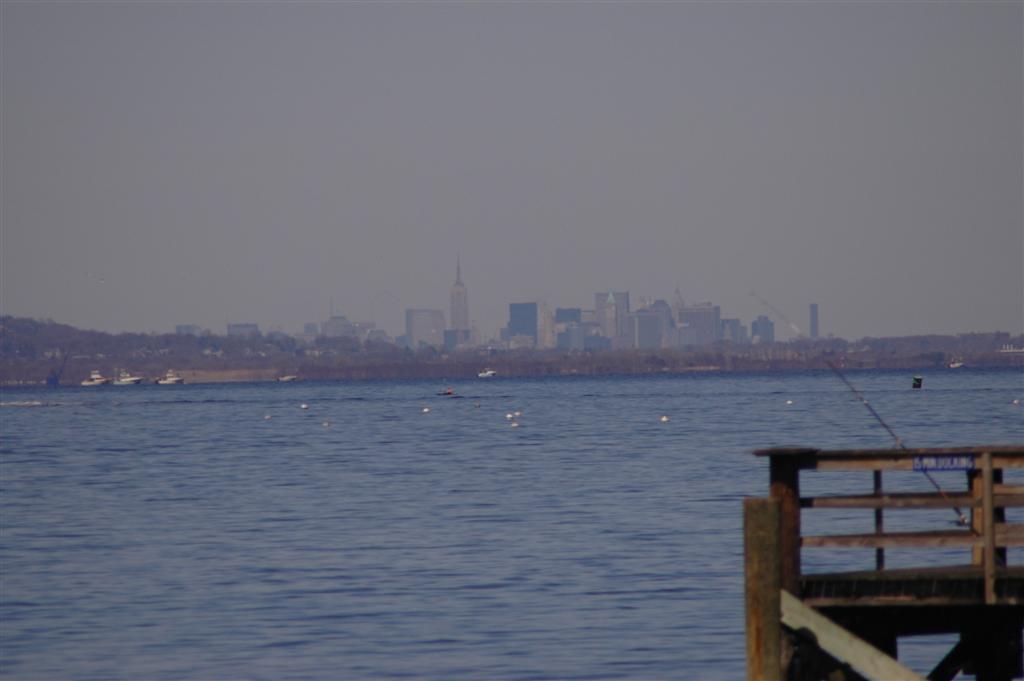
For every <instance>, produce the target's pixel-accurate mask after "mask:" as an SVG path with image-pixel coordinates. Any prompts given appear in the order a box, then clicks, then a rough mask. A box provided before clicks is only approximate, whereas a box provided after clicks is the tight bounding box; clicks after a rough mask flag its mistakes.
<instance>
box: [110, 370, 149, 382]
mask: <svg viewBox="0 0 1024 681" xmlns="http://www.w3.org/2000/svg"><path fill="white" fill-rule="evenodd" d="M139 383H142V376H134V375H132V374H131V373H130V372H128V371H122V372H121V373H119V374H118V375H117V378H115V379H114V385H138V384H139Z"/></svg>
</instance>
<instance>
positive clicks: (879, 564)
mask: <svg viewBox="0 0 1024 681" xmlns="http://www.w3.org/2000/svg"><path fill="white" fill-rule="evenodd" d="M871 477H872V480H873V482H874V492H875V496H876V497H880V496H882V471H873V472H872V473H871ZM884 532H885V521H884V519H883V516H882V508H881V507H878V508H876V509H875V534H883V533H884ZM875 569H876V570H884V569H885V549H883V548H881V547H878V548H876V549H875Z"/></svg>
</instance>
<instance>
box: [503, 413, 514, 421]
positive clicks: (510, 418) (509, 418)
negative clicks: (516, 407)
mask: <svg viewBox="0 0 1024 681" xmlns="http://www.w3.org/2000/svg"><path fill="white" fill-rule="evenodd" d="M515 417H516V415H515V414H513V413H512V412H509V413H507V414H505V418H507V419H508V420H509V421H511V420H512V419H514V418H515Z"/></svg>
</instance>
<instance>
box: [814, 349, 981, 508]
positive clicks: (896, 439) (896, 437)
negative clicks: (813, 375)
mask: <svg viewBox="0 0 1024 681" xmlns="http://www.w3.org/2000/svg"><path fill="white" fill-rule="evenodd" d="M825 364H827V365H828V368H829V369H831V370H832V371H834V372H835V374H836V376H838V377H839V378H840V380H842V382H843V383H845V384H846V387H847V388H849V389H850V390H851V391H852V392H853V394H854V395H855V396H856V397H857V399H858V400H860V403H861V404H863V405H864V406H865V407H866V408H867V410H868V411H869V412H871V415H872V416H874V417H875V420H876V421H878V422H879V423H880V424H881V425H882V427H883V428H885V430H886V432H887V433H889V435H890V436H891V437H892V439H893V442H894V443H895V444H896V446H897V447H898V448H900V449H902V450H903V451H906V450H907V446H906V445H905V444H903V440H902V439H900V436H899V435H897V434H896V431H894V430H893V429H892V428H891V427H890V426H889V424H888V423H886V422H885V419H883V418H882V417H881V415H880V414H879V413H878V412H877V411H875V408H874V407H872V406H871V403H870V402H868V400H867V398H866V397H864V395H863V394H861V392H860V391H859V390H857V388H855V387H854V385H853V384H852V383H850V381H849V380H847V378H846V376H844V375H843V372H841V371H840V370H839V367H837V366H836V365H835V363H834V362H833V361H832V360H827V361H826V362H825ZM921 472H922V473H924V477H926V478H928V482H930V483H932V487H934V488H935V489H936V490H937V491H938V493H939V494H940V495H941V496H942V498H943V499H945V500H946V501H949V495H948V494H946V491H945V490H944V489H942V486H941V485H939V483H938V482H936V480H935V478H933V477H932V475H931V473H929V472H928V470H927V469H925V468H922V469H921ZM953 512H954V513H956V518H957V524H959V525H965V526H966V525H967V524H968V521H967V516H965V515H964V512H963V511H961V510H960V508H959V507H958V506H953Z"/></svg>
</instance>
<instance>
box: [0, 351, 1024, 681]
mask: <svg viewBox="0 0 1024 681" xmlns="http://www.w3.org/2000/svg"><path fill="white" fill-rule="evenodd" d="M912 376H913V372H905V371H862V372H854V373H851V374H850V375H849V377H850V379H851V380H852V381H853V382H854V383H855V384H856V385H857V386H858V388H859V389H860V390H861V391H862V392H863V393H864V395H865V396H866V397H867V398H868V399H869V400H870V402H871V404H872V405H873V406H874V407H875V409H876V410H877V411H878V412H879V413H880V414H881V415H882V416H883V418H885V419H886V421H887V422H888V423H889V425H890V426H891V427H892V428H893V429H894V430H895V432H896V433H898V434H899V435H900V437H901V438H902V439H903V440H904V442H905V443H906V444H907V445H908V446H947V445H949V446H956V445H973V444H1000V443H1021V442H1024V406H1021V405H1020V404H1019V403H1018V404H1014V400H1018V401H1024V374H1022V372H1021V371H1020V370H1019V369H1018V370H972V369H969V368H964V369H959V370H935V371H931V372H923V373H922V376H923V378H924V387H923V389H922V390H911V380H912ZM446 388H451V390H452V391H453V393H454V395H455V396H454V397H451V396H444V395H439V394H438V393H441V392H444V391H445V389H446ZM0 398H2V400H0V401H2V405H3V406H2V409H0V678H3V679H26V680H29V679H31V680H34V679H48V680H58V679H160V680H162V679H403V678H409V679H467V680H468V679H502V680H505V679H507V680H512V679H516V680H520V679H521V680H526V679H702V680H703V679H707V680H718V679H721V680H727V679H728V680H733V679H741V678H743V677H744V663H745V661H744V655H745V643H744V621H743V556H742V499H743V498H744V497H746V496H765V495H766V494H767V490H768V474H767V465H766V462H765V461H764V460H762V459H758V458H755V457H754V456H752V454H751V452H752V451H753V450H754V449H757V448H762V447H770V446H777V445H801V446H813V447H828V448H838V447H842V448H852V447H889V446H892V444H893V443H892V441H891V439H890V438H889V436H888V435H887V433H886V432H885V431H884V430H883V429H882V427H881V426H880V425H879V424H878V423H877V422H876V421H875V420H874V419H873V417H872V416H871V415H870V414H869V413H868V412H867V410H865V409H864V408H863V406H862V405H861V404H860V403H859V402H858V400H857V399H856V398H855V397H854V396H853V395H852V394H851V392H850V391H849V389H848V388H847V387H846V386H845V385H843V383H842V382H841V381H840V380H839V379H838V378H837V377H836V376H834V375H833V374H831V373H826V372H813V373H786V374H749V375H747V374H693V375H684V376H653V377H650V376H644V377H603V378H592V377H564V378H550V379H512V378H502V377H496V378H493V379H483V380H481V379H474V380H471V381H453V382H450V383H439V382H437V381H396V382H372V381H370V382H357V383H340V382H322V383H321V382H297V383H280V384H275V383H262V384H230V385H229V384H222V385H182V386H157V385H144V386H135V387H120V388H115V387H103V388H60V389H55V390H44V389H42V388H39V389H35V388H24V389H23V388H4V389H3V390H2V394H0ZM302 405H305V406H306V408H303V407H302ZM517 412H518V415H516V413H517ZM663 416H664V417H667V420H666V419H663V418H662V417H663ZM937 478H938V480H939V481H940V484H942V485H945V486H948V488H949V489H960V488H962V486H963V474H962V473H959V474H955V473H944V474H941V475H939V476H937ZM1011 478H1012V476H1010V477H1008V481H1013V480H1012V479H1011ZM803 482H804V483H805V486H806V489H807V490H808V491H809V493H815V492H820V491H857V490H860V491H866V490H868V489H870V475H867V474H863V475H860V474H854V475H852V476H851V475H850V474H846V475H838V474H830V475H826V474H820V475H807V476H805V478H804V481H803ZM886 484H887V487H888V486H889V485H893V486H894V488H901V489H902V488H906V489H920V490H926V489H928V488H929V487H928V484H927V481H924V480H922V479H921V476H919V475H916V474H906V475H904V476H902V477H901V476H899V475H893V477H892V479H890V478H887V480H886ZM921 513H928V514H931V515H927V516H922V515H920V514H919V513H918V512H913V513H910V514H909V516H908V518H907V519H903V518H894V519H893V520H892V521H891V525H890V526H891V527H893V528H895V529H899V528H900V527H901V523H904V524H906V525H907V526H910V525H912V524H913V523H916V522H920V520H919V518H922V517H927V519H928V521H929V522H931V523H933V524H932V525H931V527H932V529H935V525H934V523H935V522H938V523H939V525H940V527H941V524H942V523H943V522H946V521H948V520H950V519H952V518H943V517H942V516H941V515H940V516H939V517H938V518H936V516H935V515H934V514H935V512H934V511H930V512H921ZM947 513H948V512H947ZM904 515H907V514H904ZM810 516H811V514H809V513H805V523H806V524H807V526H808V529H809V531H814V530H815V529H816V527H817V529H821V528H826V527H827V528H828V529H829V530H835V529H843V528H847V529H849V530H850V531H865V530H867V529H869V523H870V522H871V517H870V513H865V512H859V513H855V512H837V513H831V514H826V515H822V516H821V517H820V518H819V517H818V516H817V515H815V516H814V517H810ZM887 523H890V520H889V517H888V516H887ZM873 555H874V554H873V552H872V551H870V550H867V551H851V550H846V551H832V552H829V551H823V552H822V551H815V552H812V551H805V552H804V562H805V568H806V569H807V570H808V571H813V570H824V569H841V568H847V567H850V568H859V567H865V568H866V567H870V566H871V565H872V561H873ZM947 557H948V558H949V560H950V561H951V562H952V561H957V560H958V558H957V555H956V554H955V552H952V553H950V555H949V556H940V558H943V559H944V558H947ZM1017 557H1019V556H1014V558H1017ZM1014 558H1011V560H1014ZM922 560H923V561H926V562H927V561H932V560H936V558H935V552H930V553H928V554H927V555H926V556H925V555H923V554H921V555H917V554H915V553H914V552H912V551H911V552H908V553H907V555H902V554H900V553H898V552H890V558H889V561H890V565H893V566H898V565H915V564H922ZM965 560H966V558H965V557H962V556H961V557H960V558H959V561H960V562H963V561H965ZM1015 562H1016V561H1015ZM947 645H948V641H944V640H927V641H922V642H921V643H920V644H919V645H916V646H915V645H914V644H913V642H911V644H910V645H909V646H904V642H903V641H901V658H903V659H905V660H906V661H907V662H908V663H910V664H911V665H912V666H915V667H917V668H918V670H919V671H923V672H927V671H929V669H930V668H931V665H933V664H934V663H935V662H936V661H937V659H938V658H940V657H941V655H942V654H943V653H944V652H945V650H946V646H947ZM904 651H906V652H904Z"/></svg>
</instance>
